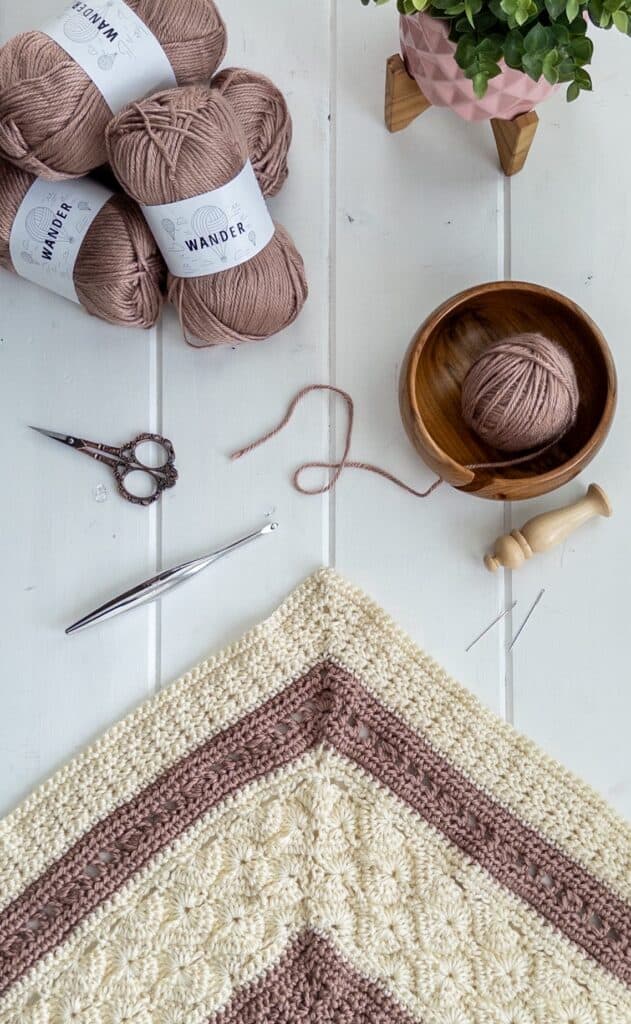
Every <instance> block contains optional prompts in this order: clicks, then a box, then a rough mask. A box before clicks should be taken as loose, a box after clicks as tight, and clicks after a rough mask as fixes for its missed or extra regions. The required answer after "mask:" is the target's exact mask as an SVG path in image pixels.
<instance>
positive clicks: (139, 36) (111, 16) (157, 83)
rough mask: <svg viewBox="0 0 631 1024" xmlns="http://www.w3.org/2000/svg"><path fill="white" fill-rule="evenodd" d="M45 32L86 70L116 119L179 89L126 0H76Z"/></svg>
mask: <svg viewBox="0 0 631 1024" xmlns="http://www.w3.org/2000/svg"><path fill="white" fill-rule="evenodd" d="M41 31H42V32H44V33H45V34H46V35H47V36H50V38H51V39H54V41H55V42H56V43H58V44H59V46H61V48H62V49H63V50H65V51H66V53H67V54H68V55H69V56H70V57H72V59H73V60H74V61H76V62H77V64H78V65H79V66H80V67H81V68H83V70H84V71H85V73H86V75H88V76H89V77H90V78H91V79H92V81H93V82H94V84H95V86H96V87H97V89H98V90H99V92H100V93H101V95H102V96H103V99H104V100H105V102H106V103H107V105H108V107H109V108H110V110H111V111H112V113H113V114H118V112H119V111H120V110H122V109H123V107H126V106H127V104H128V103H131V101H132V100H140V99H144V97H145V96H148V95H149V94H150V93H152V92H158V91H159V90H160V89H172V88H174V86H176V85H177V81H176V78H175V72H174V71H173V68H172V67H171V64H170V62H169V58H168V57H167V55H166V53H165V52H164V50H163V49H162V46H161V45H160V43H159V42H158V40H157V39H156V37H155V36H154V34H153V32H151V31H150V30H149V29H148V28H147V26H146V25H145V23H144V21H142V20H141V19H140V18H139V17H138V15H137V14H136V12H135V11H133V10H132V9H131V7H128V6H127V4H126V3H124V0H102V3H99V2H98V0H95V2H94V3H85V2H84V0H72V2H71V3H69V4H68V6H67V7H66V10H65V11H64V13H63V14H62V15H60V16H58V17H57V18H55V20H54V21H51V22H50V23H49V24H48V25H46V26H44V28H42V29H41Z"/></svg>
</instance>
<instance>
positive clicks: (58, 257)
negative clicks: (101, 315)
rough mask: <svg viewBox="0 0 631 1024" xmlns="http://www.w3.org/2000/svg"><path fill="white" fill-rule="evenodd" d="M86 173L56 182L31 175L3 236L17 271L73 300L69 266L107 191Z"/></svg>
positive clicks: (71, 267)
mask: <svg viewBox="0 0 631 1024" xmlns="http://www.w3.org/2000/svg"><path fill="white" fill-rule="evenodd" d="M113 194H114V193H113V192H110V191H109V189H107V188H103V186H102V185H98V184H97V183H96V182H95V181H90V180H89V179H88V178H79V179H77V180H76V181H63V182H60V183H59V184H57V183H54V182H50V181H44V180H43V179H42V178H37V179H36V180H35V181H34V182H33V184H32V185H31V187H30V189H29V190H28V192H27V193H26V195H25V197H24V199H23V200H22V203H21V205H20V208H19V210H18V212H17V214H16V216H15V220H14V221H13V226H12V228H11V235H10V238H9V252H10V254H11V262H12V264H13V267H14V269H15V271H16V273H17V274H19V275H20V277H25V278H27V280H29V281H33V282H34V283H35V284H39V285H41V286H42V287H43V288H47V289H48V291H51V292H55V293H56V294H57V295H63V296H64V297H65V298H66V299H71V300H72V301H73V302H79V297H78V295H77V292H76V289H75V285H74V269H75V264H76V262H77V256H78V255H79V250H80V249H81V246H82V245H83V242H84V239H85V236H86V235H87V233H88V231H89V230H90V227H91V226H92V223H93V222H94V218H95V217H96V216H97V214H98V213H100V211H101V210H102V209H103V207H104V206H105V204H106V203H107V202H109V200H110V199H111V198H112V196H113Z"/></svg>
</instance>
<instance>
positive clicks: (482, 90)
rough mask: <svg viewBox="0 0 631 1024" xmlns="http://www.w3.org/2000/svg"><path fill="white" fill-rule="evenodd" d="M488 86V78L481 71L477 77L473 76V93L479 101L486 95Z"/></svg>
mask: <svg viewBox="0 0 631 1024" xmlns="http://www.w3.org/2000/svg"><path fill="white" fill-rule="evenodd" d="M488 84H489V82H488V78H487V77H486V75H485V74H483V73H482V72H481V71H479V72H478V73H477V75H474V76H473V91H474V93H475V94H476V96H477V97H478V99H479V100H481V99H482V97H483V96H485V95H486V90H487V88H488Z"/></svg>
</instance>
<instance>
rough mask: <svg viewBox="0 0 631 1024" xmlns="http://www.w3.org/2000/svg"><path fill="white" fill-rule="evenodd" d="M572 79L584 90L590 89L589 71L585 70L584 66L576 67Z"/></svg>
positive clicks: (588, 90) (589, 90)
mask: <svg viewBox="0 0 631 1024" xmlns="http://www.w3.org/2000/svg"><path fill="white" fill-rule="evenodd" d="M574 81H575V82H576V84H577V85H578V86H579V88H581V89H584V90H585V91H586V92H591V91H592V80H591V78H590V77H589V73H588V72H587V71H585V68H577V69H576V75H575V77H574Z"/></svg>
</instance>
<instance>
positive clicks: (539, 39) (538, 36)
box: [524, 22, 550, 54]
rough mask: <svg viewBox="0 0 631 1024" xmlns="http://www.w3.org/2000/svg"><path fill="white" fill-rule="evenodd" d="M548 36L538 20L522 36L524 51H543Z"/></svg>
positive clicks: (546, 45) (547, 41)
mask: <svg viewBox="0 0 631 1024" xmlns="http://www.w3.org/2000/svg"><path fill="white" fill-rule="evenodd" d="M549 41H550V40H549V37H548V32H547V30H546V29H545V28H544V27H543V25H542V24H541V23H540V22H537V24H536V25H533V27H532V28H531V29H530V31H529V32H527V33H526V36H525V38H524V49H525V51H526V53H531V54H532V53H542V52H544V51H545V50H546V49H547V47H548V43H549Z"/></svg>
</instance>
